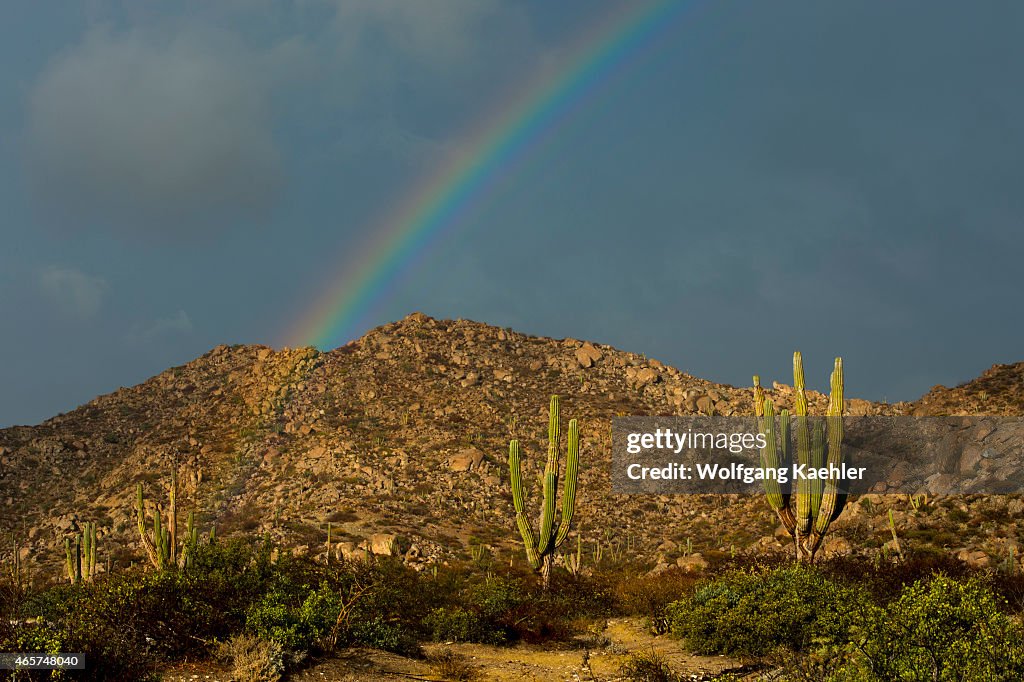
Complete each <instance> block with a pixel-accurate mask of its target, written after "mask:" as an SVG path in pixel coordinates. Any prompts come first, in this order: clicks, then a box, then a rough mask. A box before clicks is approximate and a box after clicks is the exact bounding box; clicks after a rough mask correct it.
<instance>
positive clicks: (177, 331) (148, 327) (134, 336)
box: [127, 310, 193, 345]
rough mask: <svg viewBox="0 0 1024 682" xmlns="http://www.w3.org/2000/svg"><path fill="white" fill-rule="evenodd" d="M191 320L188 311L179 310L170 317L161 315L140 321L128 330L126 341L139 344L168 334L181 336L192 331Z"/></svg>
mask: <svg viewBox="0 0 1024 682" xmlns="http://www.w3.org/2000/svg"><path fill="white" fill-rule="evenodd" d="M192 329H193V327H192V320H191V319H190V318H189V316H188V313H186V312H185V311H184V310H179V311H178V312H177V313H176V314H174V315H171V316H170V317H162V318H160V319H157V320H153V321H152V322H140V323H136V324H134V325H132V328H131V329H129V330H128V337H127V339H128V343H129V344H130V345H139V344H143V343H148V342H150V341H154V340H156V339H160V338H165V337H168V336H183V335H187V334H191V333H192Z"/></svg>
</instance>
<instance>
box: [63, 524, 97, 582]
mask: <svg viewBox="0 0 1024 682" xmlns="http://www.w3.org/2000/svg"><path fill="white" fill-rule="evenodd" d="M74 540H75V544H74V548H72V545H71V538H64V556H65V568H66V570H67V573H68V580H70V581H71V582H72V583H73V584H78V583H81V582H83V581H84V582H91V581H92V580H93V579H94V578H95V577H96V522H95V521H93V522H89V521H86V522H85V526H84V527H83V528H82V532H81V533H79V534H76V535H75V537H74Z"/></svg>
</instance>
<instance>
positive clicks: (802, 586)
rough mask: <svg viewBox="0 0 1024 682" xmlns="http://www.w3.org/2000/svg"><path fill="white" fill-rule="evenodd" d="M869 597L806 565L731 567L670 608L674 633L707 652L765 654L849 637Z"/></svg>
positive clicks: (742, 654)
mask: <svg viewBox="0 0 1024 682" xmlns="http://www.w3.org/2000/svg"><path fill="white" fill-rule="evenodd" d="M864 599H865V595H863V594H862V592H861V591H860V590H858V589H857V588H855V587H849V586H844V585H841V584H839V583H836V582H834V581H832V580H830V579H828V578H827V577H825V575H824V574H822V573H821V572H820V571H818V570H815V569H813V568H811V567H808V566H801V565H793V566H788V567H784V568H776V569H753V570H749V571H733V572H730V573H726V574H725V575H723V576H721V577H719V578H715V579H711V580H707V581H705V582H703V583H701V584H699V585H698V586H697V588H696V589H695V590H694V593H693V595H692V596H690V597H689V598H687V599H683V600H681V601H677V602H673V603H672V604H670V605H669V606H668V608H667V609H666V614H667V617H668V620H669V625H670V628H671V630H672V632H673V634H675V635H677V636H679V637H682V638H684V639H685V640H686V643H687V645H688V646H689V647H690V648H692V649H693V650H694V651H696V652H698V653H703V654H712V653H719V654H733V655H739V656H752V657H756V656H763V655H765V654H767V653H769V652H770V651H772V650H773V649H776V648H778V647H785V648H787V649H790V650H793V651H800V650H804V649H808V648H809V647H810V646H811V645H812V644H824V643H832V642H842V641H845V639H844V638H845V635H846V633H847V631H848V630H849V627H850V624H851V620H852V616H853V609H854V608H856V605H858V604H860V603H863V600H864Z"/></svg>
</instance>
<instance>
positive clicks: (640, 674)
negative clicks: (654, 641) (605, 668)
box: [619, 649, 683, 682]
mask: <svg viewBox="0 0 1024 682" xmlns="http://www.w3.org/2000/svg"><path fill="white" fill-rule="evenodd" d="M619 674H620V675H621V676H622V677H624V678H625V679H626V680H628V681H629V682H682V680H683V676H682V675H680V674H679V673H677V672H675V671H674V670H672V667H671V666H670V665H669V664H668V661H666V660H665V657H664V656H662V655H661V654H659V653H657V652H656V651H654V650H653V649H652V650H651V651H650V652H649V653H648V652H637V653H634V654H630V656H629V658H627V659H626V661H625V662H624V663H623V664H622V665H621V666H620V668H619Z"/></svg>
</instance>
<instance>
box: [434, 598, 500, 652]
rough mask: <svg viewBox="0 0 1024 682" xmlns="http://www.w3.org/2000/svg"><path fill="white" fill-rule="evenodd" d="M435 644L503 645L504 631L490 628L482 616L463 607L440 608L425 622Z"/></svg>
mask: <svg viewBox="0 0 1024 682" xmlns="http://www.w3.org/2000/svg"><path fill="white" fill-rule="evenodd" d="M423 623H424V625H425V626H426V628H427V630H428V632H429V633H430V638H431V639H433V640H434V641H435V642H481V643H484V644H502V643H504V642H505V640H506V633H505V632H504V631H503V630H500V629H495V628H493V627H490V626H489V624H488V623H487V622H486V621H484V620H483V619H482V618H481V617H480V614H479V613H477V612H476V611H475V610H469V609H466V608H464V607H462V606H439V607H437V608H435V609H434V610H433V611H431V612H430V613H429V614H427V617H426V618H425V619H424V621H423Z"/></svg>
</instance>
